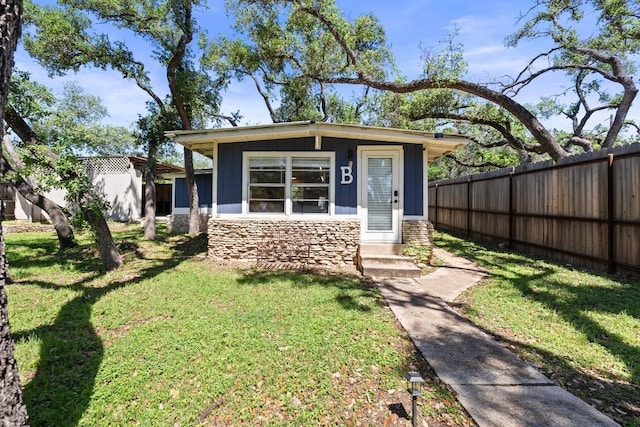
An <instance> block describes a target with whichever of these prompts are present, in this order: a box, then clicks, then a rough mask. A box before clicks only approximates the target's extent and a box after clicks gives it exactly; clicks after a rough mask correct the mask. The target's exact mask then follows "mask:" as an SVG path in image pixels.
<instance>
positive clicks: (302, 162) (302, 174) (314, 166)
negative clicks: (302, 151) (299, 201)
mask: <svg viewBox="0 0 640 427" xmlns="http://www.w3.org/2000/svg"><path fill="white" fill-rule="evenodd" d="M329 168H330V161H329V159H328V158H325V157H294V158H293V159H292V170H291V181H292V183H293V184H300V183H302V184H329Z"/></svg>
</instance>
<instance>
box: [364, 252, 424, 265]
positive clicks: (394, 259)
mask: <svg viewBox="0 0 640 427" xmlns="http://www.w3.org/2000/svg"><path fill="white" fill-rule="evenodd" d="M365 260H366V261H372V262H376V263H379V264H402V263H413V259H412V258H410V257H406V256H402V255H385V254H373V255H372V254H360V262H363V261H365Z"/></svg>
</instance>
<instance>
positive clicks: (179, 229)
mask: <svg viewBox="0 0 640 427" xmlns="http://www.w3.org/2000/svg"><path fill="white" fill-rule="evenodd" d="M209 218H210V216H209V215H200V232H203V231H206V230H207V222H208V221H209ZM167 231H168V232H169V233H172V234H183V233H188V232H189V215H167Z"/></svg>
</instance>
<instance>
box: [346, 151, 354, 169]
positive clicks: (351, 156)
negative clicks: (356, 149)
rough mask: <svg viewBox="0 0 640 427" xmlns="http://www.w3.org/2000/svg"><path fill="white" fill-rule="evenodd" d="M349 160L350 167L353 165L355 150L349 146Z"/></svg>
mask: <svg viewBox="0 0 640 427" xmlns="http://www.w3.org/2000/svg"><path fill="white" fill-rule="evenodd" d="M347 161H348V162H349V167H352V166H353V150H352V149H351V148H349V149H348V150H347Z"/></svg>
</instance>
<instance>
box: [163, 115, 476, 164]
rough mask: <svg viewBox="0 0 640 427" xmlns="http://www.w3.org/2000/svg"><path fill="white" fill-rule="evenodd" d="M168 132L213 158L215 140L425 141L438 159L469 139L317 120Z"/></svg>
mask: <svg viewBox="0 0 640 427" xmlns="http://www.w3.org/2000/svg"><path fill="white" fill-rule="evenodd" d="M165 135H166V136H167V137H168V138H171V139H173V140H174V141H175V142H177V143H178V144H181V145H183V146H185V147H187V148H189V149H190V150H192V151H196V152H198V153H200V154H203V155H205V156H207V157H209V158H211V157H213V143H221V144H228V143H236V142H251V141H266V140H275V139H289V138H305V137H314V138H315V139H316V146H320V144H321V140H322V137H332V138H345V139H359V140H367V141H384V142H388V143H398V144H402V143H410V144H421V145H422V146H424V147H425V148H426V149H427V155H428V158H429V160H435V159H437V158H438V157H442V156H443V155H445V154H447V153H449V152H451V151H453V150H455V149H457V148H459V147H462V146H463V145H465V144H466V143H468V142H469V139H468V138H467V137H465V136H462V135H452V134H442V133H437V132H436V133H433V132H424V131H417V130H408V129H397V128H386V127H374V126H364V125H350V124H338V123H326V122H313V121H307V122H288V123H274V124H268V125H258V126H243V127H229V128H216V129H201V130H174V131H168V132H165Z"/></svg>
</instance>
